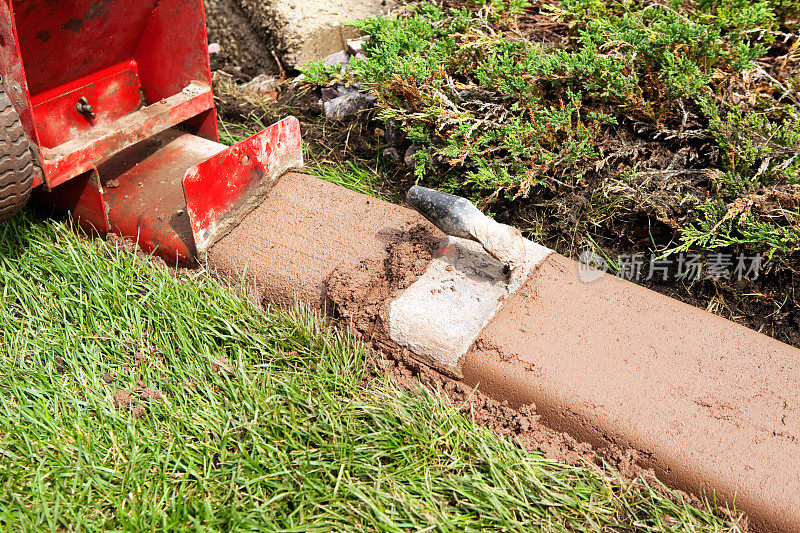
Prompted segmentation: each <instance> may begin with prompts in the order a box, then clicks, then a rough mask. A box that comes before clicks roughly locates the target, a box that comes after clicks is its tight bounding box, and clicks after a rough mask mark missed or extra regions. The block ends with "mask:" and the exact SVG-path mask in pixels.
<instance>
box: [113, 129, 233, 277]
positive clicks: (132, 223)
mask: <svg viewBox="0 0 800 533" xmlns="http://www.w3.org/2000/svg"><path fill="white" fill-rule="evenodd" d="M224 148H225V146H224V145H221V144H219V143H215V142H213V141H209V140H207V139H203V138H201V137H196V136H194V135H190V134H188V133H183V132H181V131H177V130H174V129H172V130H168V131H165V132H164V133H161V134H160V135H156V136H155V137H152V138H150V139H148V141H147V142H145V143H140V144H139V145H137V146H134V147H132V148H130V149H129V150H127V151H125V152H123V153H121V154H119V155H117V156H116V157H113V158H112V159H110V160H109V161H107V162H106V163H104V164H103V165H101V166H100V167H99V171H100V175H101V176H102V179H103V183H104V196H105V200H106V205H107V207H108V218H109V225H110V230H111V231H113V232H114V233H118V234H120V235H122V236H124V237H128V238H130V239H132V240H135V241H137V242H138V244H139V246H140V247H141V248H142V249H143V250H145V251H146V252H155V253H157V254H158V255H160V256H161V257H163V258H164V259H165V260H166V261H167V262H168V263H170V264H181V265H191V264H193V263H194V258H195V247H194V241H193V239H192V231H191V228H190V227H189V216H188V214H187V213H186V200H185V199H184V196H183V187H182V184H181V181H182V179H183V176H184V174H185V173H186V169H187V168H188V167H191V166H193V165H196V164H198V163H200V162H201V161H204V160H206V159H208V158H209V157H211V156H213V155H214V154H216V153H218V152H219V151H220V150H223V149H224ZM112 185H113V186H112Z"/></svg>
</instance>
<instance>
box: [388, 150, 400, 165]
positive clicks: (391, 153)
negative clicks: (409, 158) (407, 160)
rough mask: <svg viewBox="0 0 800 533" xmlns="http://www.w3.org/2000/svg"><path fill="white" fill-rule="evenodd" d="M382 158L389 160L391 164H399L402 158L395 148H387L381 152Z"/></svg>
mask: <svg viewBox="0 0 800 533" xmlns="http://www.w3.org/2000/svg"><path fill="white" fill-rule="evenodd" d="M383 157H385V158H386V159H389V160H390V161H391V162H392V163H395V164H399V163H400V162H401V161H402V160H403V157H402V156H401V155H400V150H398V149H397V148H387V149H385V150H384V151H383Z"/></svg>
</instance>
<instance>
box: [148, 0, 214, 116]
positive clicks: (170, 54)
mask: <svg viewBox="0 0 800 533" xmlns="http://www.w3.org/2000/svg"><path fill="white" fill-rule="evenodd" d="M136 61H137V63H138V65H139V77H140V78H141V80H142V90H143V91H144V95H145V98H146V99H147V101H148V102H155V101H157V100H161V99H162V98H167V97H169V96H172V95H173V94H175V93H177V92H179V91H180V90H181V89H183V88H184V87H185V86H186V85H188V84H189V83H192V82H202V83H206V84H207V85H209V86H210V85H211V67H210V65H209V58H208V36H207V33H206V18H205V7H204V4H203V0H160V1H159V2H158V4H157V7H156V9H155V11H154V12H153V15H152V17H151V18H150V20H149V22H148V24H147V27H146V28H145V30H144V33H143V34H142V38H141V41H140V44H139V47H138V48H137V50H136Z"/></svg>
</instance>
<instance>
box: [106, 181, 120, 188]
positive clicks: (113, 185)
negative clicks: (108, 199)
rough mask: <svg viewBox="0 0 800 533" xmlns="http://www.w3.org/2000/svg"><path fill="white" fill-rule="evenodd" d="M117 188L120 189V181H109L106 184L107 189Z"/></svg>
mask: <svg viewBox="0 0 800 533" xmlns="http://www.w3.org/2000/svg"><path fill="white" fill-rule="evenodd" d="M117 187H119V180H108V181H107V182H106V188H107V189H116V188H117Z"/></svg>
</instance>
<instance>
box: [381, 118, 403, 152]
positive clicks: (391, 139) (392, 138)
mask: <svg viewBox="0 0 800 533" xmlns="http://www.w3.org/2000/svg"><path fill="white" fill-rule="evenodd" d="M405 141H406V135H405V133H403V130H401V129H400V125H399V124H398V123H397V122H396V121H394V120H390V121H389V122H387V123H386V144H388V145H389V146H400V145H401V144H403V143H404V142H405Z"/></svg>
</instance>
